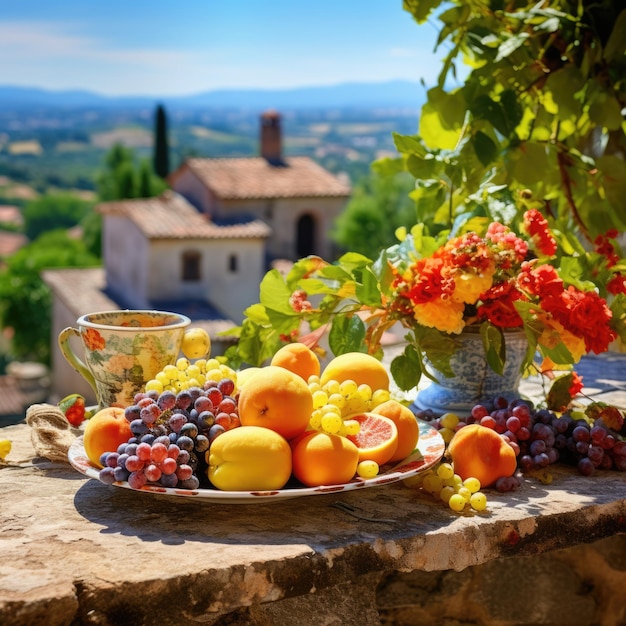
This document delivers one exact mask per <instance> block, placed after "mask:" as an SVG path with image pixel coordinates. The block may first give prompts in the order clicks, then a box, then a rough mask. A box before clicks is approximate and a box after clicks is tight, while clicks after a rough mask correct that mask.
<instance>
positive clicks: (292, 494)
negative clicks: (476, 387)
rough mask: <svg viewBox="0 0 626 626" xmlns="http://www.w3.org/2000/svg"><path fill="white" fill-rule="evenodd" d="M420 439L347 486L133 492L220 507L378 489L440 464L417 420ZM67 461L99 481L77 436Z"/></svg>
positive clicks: (438, 446) (437, 449) (426, 427)
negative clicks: (409, 449)
mask: <svg viewBox="0 0 626 626" xmlns="http://www.w3.org/2000/svg"><path fill="white" fill-rule="evenodd" d="M418 423H419V431H420V434H419V440H418V443H417V448H416V449H415V450H414V451H413V452H412V453H411V454H410V455H409V456H408V457H407V458H406V459H404V460H403V461H401V462H400V463H398V464H396V465H394V466H393V467H391V468H390V469H388V470H385V471H383V472H382V473H380V474H378V476H375V477H374V478H367V479H364V478H355V479H353V480H352V481H350V482H349V483H344V484H341V485H324V486H321V487H303V488H293V489H278V490H276V491H219V490H217V489H194V490H191V489H177V488H176V487H161V486H159V485H145V486H144V487H142V488H141V489H136V490H135V491H143V492H146V493H153V494H157V495H165V496H181V497H185V498H199V499H201V500H203V501H205V502H213V503H220V504H250V503H253V502H254V503H259V502H262V503H266V502H274V501H277V500H287V499H289V498H301V497H303V496H322V495H327V494H329V493H338V492H340V491H353V490H354V489H364V488H366V487H377V486H379V485H387V484H389V483H395V482H398V481H400V480H404V479H405V478H409V477H410V476H415V475H417V474H420V473H422V472H425V471H426V470H427V469H429V468H430V467H432V466H433V465H435V464H436V463H438V462H439V460H440V459H441V457H442V456H443V453H444V451H445V443H444V441H443V438H442V437H441V435H440V434H439V432H438V431H437V430H436V429H435V428H433V427H432V426H430V424H428V423H426V422H423V421H421V420H418ZM67 456H68V459H69V462H70V464H71V465H72V467H74V468H75V469H77V470H78V471H79V472H80V473H81V474H84V475H85V476H88V477H89V478H95V479H98V472H99V470H98V469H97V468H96V467H94V466H93V465H92V464H91V462H90V461H89V459H88V458H87V455H86V453H85V448H84V447H83V439H82V437H79V438H78V439H77V440H76V441H75V442H74V443H73V444H72V446H71V447H70V449H69V451H68V454H67ZM113 485H114V486H115V487H122V488H125V489H132V487H130V486H129V484H128V483H127V482H125V481H124V482H116V483H113Z"/></svg>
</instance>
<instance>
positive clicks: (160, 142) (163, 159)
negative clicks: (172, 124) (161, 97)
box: [154, 104, 170, 178]
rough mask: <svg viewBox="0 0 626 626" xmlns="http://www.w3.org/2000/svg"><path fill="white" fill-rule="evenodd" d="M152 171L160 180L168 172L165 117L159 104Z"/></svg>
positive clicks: (168, 161)
mask: <svg viewBox="0 0 626 626" xmlns="http://www.w3.org/2000/svg"><path fill="white" fill-rule="evenodd" d="M154 171H155V173H156V175H157V176H160V177H161V178H165V177H166V176H167V175H168V174H169V172H170V157H169V145H168V141H167V117H166V115H165V109H164V108H163V106H162V105H161V104H159V105H158V106H157V109H156V116H155V122H154Z"/></svg>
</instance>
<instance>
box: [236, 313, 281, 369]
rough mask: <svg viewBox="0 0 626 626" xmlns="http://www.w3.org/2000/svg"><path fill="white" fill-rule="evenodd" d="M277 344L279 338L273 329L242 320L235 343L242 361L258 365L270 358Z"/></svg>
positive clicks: (278, 343)
mask: <svg viewBox="0 0 626 626" xmlns="http://www.w3.org/2000/svg"><path fill="white" fill-rule="evenodd" d="M278 345H280V340H279V336H278V333H277V332H276V330H275V329H273V328H261V327H259V326H257V325H256V324H254V323H253V322H251V321H250V320H244V321H243V324H242V326H241V334H240V337H239V341H238V343H237V353H238V355H239V357H240V359H241V360H242V362H244V363H248V364H249V365H252V366H255V367H259V366H261V365H262V364H263V362H264V361H265V360H266V359H268V358H271V356H272V355H273V354H274V352H276V349H277V347H278Z"/></svg>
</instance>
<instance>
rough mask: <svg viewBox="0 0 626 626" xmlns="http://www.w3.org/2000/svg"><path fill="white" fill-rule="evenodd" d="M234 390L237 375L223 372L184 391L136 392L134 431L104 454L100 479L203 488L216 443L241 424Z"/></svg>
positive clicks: (131, 412)
mask: <svg viewBox="0 0 626 626" xmlns="http://www.w3.org/2000/svg"><path fill="white" fill-rule="evenodd" d="M234 391H235V383H234V381H233V380H232V379H230V378H223V379H222V380H220V381H218V382H215V381H208V382H207V383H206V384H205V385H204V387H203V388H200V387H192V388H190V389H185V390H181V391H179V392H178V393H174V392H173V391H163V392H161V393H160V394H159V393H158V392H156V391H147V392H140V393H138V394H136V395H135V397H134V399H133V402H134V403H133V404H132V405H131V406H129V407H126V409H125V411H124V413H125V417H126V419H127V420H128V422H129V423H130V430H131V433H132V437H131V438H130V439H129V440H128V441H127V442H126V443H123V444H121V445H120V446H119V447H118V449H117V450H116V451H110V452H105V453H104V454H103V455H102V456H101V458H100V463H101V465H102V469H101V470H100V473H99V478H100V480H101V481H102V482H103V483H106V484H112V483H114V482H123V481H127V482H128V485H129V486H130V487H131V488H133V489H141V488H142V487H144V486H145V485H148V484H150V485H158V486H161V487H170V488H171V487H176V488H179V489H191V490H193V489H198V488H199V487H200V484H201V482H202V480H203V477H204V476H206V467H207V463H206V457H207V453H208V451H209V449H210V447H211V443H212V442H213V441H214V440H215V438H216V437H218V436H219V435H221V434H222V433H223V432H225V431H226V430H230V429H231V428H236V427H238V426H240V425H241V423H240V421H239V414H238V406H237V398H236V397H234V396H233V394H234Z"/></svg>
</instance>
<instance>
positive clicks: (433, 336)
mask: <svg viewBox="0 0 626 626" xmlns="http://www.w3.org/2000/svg"><path fill="white" fill-rule="evenodd" d="M413 332H414V334H415V337H416V340H417V345H419V347H420V349H421V350H422V352H423V353H424V355H425V356H426V358H427V359H428V360H429V361H430V362H431V363H432V364H433V367H435V368H436V369H438V370H439V371H440V372H441V373H442V374H443V375H444V376H447V377H448V378H452V377H453V376H454V372H453V371H452V368H451V366H450V359H451V357H452V354H453V353H454V352H455V351H456V349H457V348H458V346H459V342H458V340H457V339H454V338H453V337H452V336H451V335H446V334H444V333H441V332H440V331H438V330H435V329H434V328H424V327H417V328H415V329H414V331H413Z"/></svg>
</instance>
